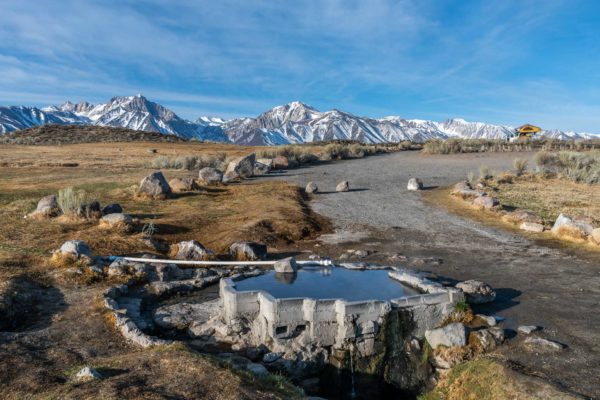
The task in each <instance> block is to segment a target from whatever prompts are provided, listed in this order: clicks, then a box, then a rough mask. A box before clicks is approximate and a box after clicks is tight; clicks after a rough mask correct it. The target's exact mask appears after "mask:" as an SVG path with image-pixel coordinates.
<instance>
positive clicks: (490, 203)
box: [473, 196, 500, 210]
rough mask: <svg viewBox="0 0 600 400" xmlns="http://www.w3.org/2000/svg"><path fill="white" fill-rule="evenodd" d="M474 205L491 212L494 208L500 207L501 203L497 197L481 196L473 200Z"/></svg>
mask: <svg viewBox="0 0 600 400" xmlns="http://www.w3.org/2000/svg"><path fill="white" fill-rule="evenodd" d="M473 205H474V206H475V207H478V208H483V209H486V210H491V209H492V208H494V207H497V206H498V205H500V202H499V201H498V199H497V198H495V197H490V196H479V197H475V199H473Z"/></svg>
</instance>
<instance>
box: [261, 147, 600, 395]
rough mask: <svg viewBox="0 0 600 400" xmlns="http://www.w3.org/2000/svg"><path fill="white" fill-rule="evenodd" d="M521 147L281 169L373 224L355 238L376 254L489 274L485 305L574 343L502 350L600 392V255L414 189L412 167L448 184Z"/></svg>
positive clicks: (454, 274) (524, 366)
mask: <svg viewBox="0 0 600 400" xmlns="http://www.w3.org/2000/svg"><path fill="white" fill-rule="evenodd" d="M517 156H519V157H523V156H524V155H523V154H518V155H515V154H502V153H499V154H473V155H445V156H425V155H421V154H419V153H416V152H401V153H395V154H388V155H382V156H376V157H369V158H365V159H362V160H355V161H346V162H338V163H333V164H329V165H320V166H315V167H311V168H304V169H299V170H295V171H290V172H289V173H287V174H282V175H281V176H278V177H275V178H273V179H285V180H288V181H292V182H296V183H298V184H299V185H301V186H304V185H306V183H307V182H309V181H313V182H315V183H316V184H317V185H318V186H319V189H320V190H321V191H322V192H323V193H320V194H318V195H316V196H315V199H314V201H313V202H312V206H313V208H314V210H315V211H317V212H318V213H320V214H322V215H325V216H327V217H330V218H331V219H332V220H333V222H334V223H335V225H336V229H337V230H338V231H354V232H356V231H366V233H367V236H366V237H364V238H362V239H361V240H360V243H354V244H352V245H351V246H353V248H360V247H361V246H362V248H367V249H370V250H376V252H375V253H374V255H373V256H371V257H372V259H373V260H376V261H386V259H382V258H381V257H382V255H383V254H391V253H402V254H404V255H407V256H417V255H418V256H428V257H440V258H442V259H443V263H442V264H441V265H435V264H433V265H427V266H426V268H425V267H424V269H427V270H429V271H431V272H433V273H435V274H439V275H441V276H445V277H448V278H450V279H454V280H465V279H481V280H484V281H486V282H488V283H490V284H491V285H492V286H494V287H495V288H496V290H497V293H498V299H497V301H496V302H495V303H494V304H493V305H492V306H488V307H486V308H483V307H482V308H480V309H479V310H477V311H482V312H486V313H490V314H494V315H500V316H502V317H505V318H506V321H505V322H504V324H505V327H508V328H515V327H516V326H517V325H519V324H535V325H541V326H543V327H544V329H543V332H542V336H544V337H547V338H550V339H553V340H556V341H559V342H562V343H564V344H566V345H568V348H567V349H566V350H564V351H561V352H559V353H550V354H536V353H531V352H526V351H523V349H522V347H521V345H520V344H519V340H511V341H510V344H509V345H507V346H505V347H504V348H503V349H502V350H501V351H500V354H499V356H500V357H503V358H506V359H508V360H510V361H511V363H512V364H513V365H516V366H518V367H519V368H520V369H521V370H523V371H525V372H528V373H531V374H534V375H538V376H543V377H545V378H547V379H549V380H551V381H553V382H555V383H556V384H558V385H561V386H563V387H564V388H567V389H569V390H571V391H574V392H576V393H580V394H583V395H585V396H588V397H600V333H599V332H600V315H599V314H598V313H597V312H596V311H597V310H598V306H599V301H600V260H599V259H598V257H597V256H593V255H586V254H578V255H577V254H576V255H573V254H567V253H566V252H565V251H563V250H559V249H554V248H548V247H544V246H541V245H539V244H536V243H533V242H531V241H530V240H528V239H526V238H525V237H523V236H520V235H515V234H512V233H510V232H507V231H503V230H501V229H496V228H491V227H489V226H484V225H482V224H479V223H477V222H473V221H471V220H467V219H464V218H461V217H459V216H455V215H451V214H449V213H448V212H446V211H444V210H442V209H439V208H435V207H433V206H430V205H428V204H426V203H425V202H424V201H423V199H422V194H420V193H414V192H409V191H407V190H406V183H407V181H408V179H409V178H410V177H413V176H416V177H420V178H421V179H423V181H424V183H425V186H426V187H435V186H446V185H451V184H453V183H455V182H457V181H458V180H461V179H465V177H466V176H467V173H468V172H470V171H472V172H473V173H474V174H475V176H478V170H479V167H480V166H481V165H485V166H487V167H489V168H490V169H492V170H496V171H503V170H508V169H510V168H511V163H512V160H513V159H514V158H515V157H517ZM525 156H527V155H525ZM269 179H270V178H269ZM341 180H348V181H349V182H350V187H351V189H352V191H351V192H349V193H335V185H336V183H337V182H338V181H341ZM361 226H367V227H368V228H369V229H366V230H365V229H362V228H360V227H361ZM346 246H348V245H346ZM343 247H344V244H342V245H337V246H330V247H327V246H323V247H321V248H320V249H319V250H318V251H319V252H320V253H321V255H325V253H329V254H328V255H330V256H332V257H335V256H339V254H340V253H341V252H342V248H343ZM378 255H379V259H378ZM387 262H389V261H387Z"/></svg>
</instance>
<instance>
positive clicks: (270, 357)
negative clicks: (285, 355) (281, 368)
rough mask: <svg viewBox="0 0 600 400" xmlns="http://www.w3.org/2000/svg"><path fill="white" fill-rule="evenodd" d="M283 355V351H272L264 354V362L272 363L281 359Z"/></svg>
mask: <svg viewBox="0 0 600 400" xmlns="http://www.w3.org/2000/svg"><path fill="white" fill-rule="evenodd" d="M281 356H282V354H281V353H276V352H270V353H267V354H265V355H264V356H263V362H265V363H272V362H275V361H277V360H279V359H280V358H281Z"/></svg>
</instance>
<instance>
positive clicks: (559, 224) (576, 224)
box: [552, 214, 594, 238]
mask: <svg viewBox="0 0 600 400" xmlns="http://www.w3.org/2000/svg"><path fill="white" fill-rule="evenodd" d="M593 230H594V227H593V226H592V225H591V224H590V223H589V222H588V221H586V220H584V219H577V218H572V217H569V216H567V215H565V214H560V215H559V216H558V218H557V219H556V221H555V222H554V225H553V226H552V233H554V234H560V235H567V236H571V237H574V238H586V237H587V236H589V235H590V234H591V233H592V231H593Z"/></svg>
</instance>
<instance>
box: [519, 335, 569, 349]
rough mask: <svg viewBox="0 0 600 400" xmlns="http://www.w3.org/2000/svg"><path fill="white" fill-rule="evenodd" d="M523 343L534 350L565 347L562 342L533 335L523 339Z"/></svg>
mask: <svg viewBox="0 0 600 400" xmlns="http://www.w3.org/2000/svg"><path fill="white" fill-rule="evenodd" d="M524 343H525V345H526V346H527V347H529V348H530V349H532V350H534V351H559V350H562V349H564V348H565V345H564V344H562V343H558V342H555V341H554V340H548V339H543V338H540V337H533V336H530V337H528V338H527V339H525V342H524Z"/></svg>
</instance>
